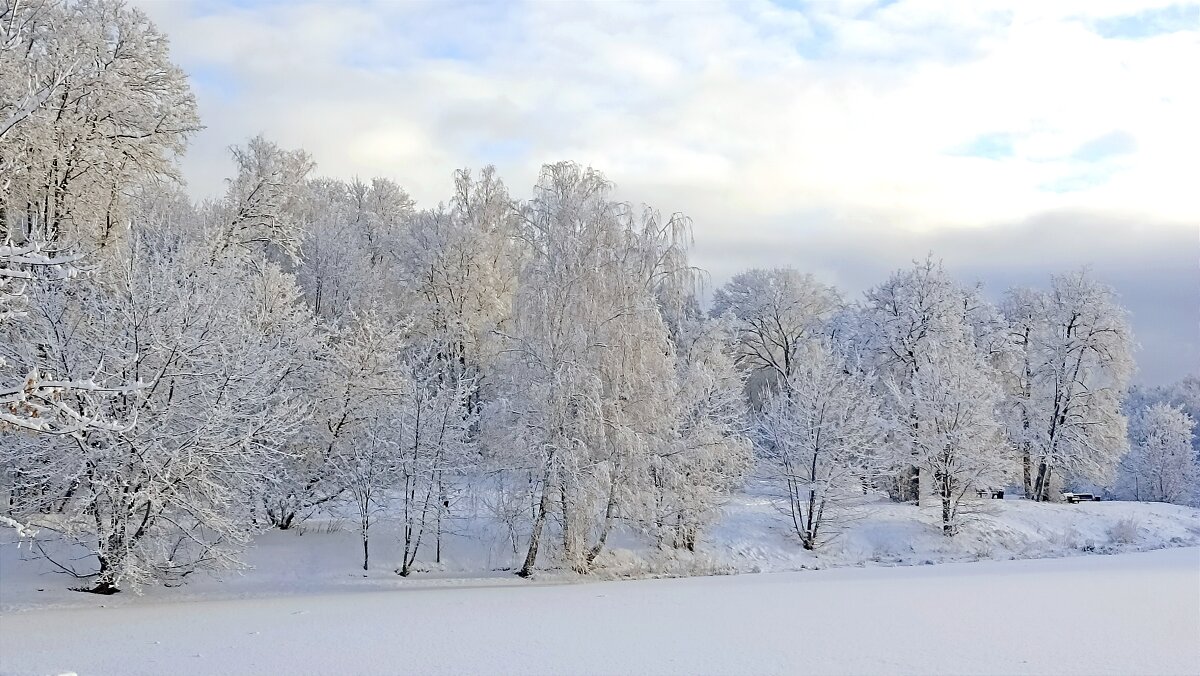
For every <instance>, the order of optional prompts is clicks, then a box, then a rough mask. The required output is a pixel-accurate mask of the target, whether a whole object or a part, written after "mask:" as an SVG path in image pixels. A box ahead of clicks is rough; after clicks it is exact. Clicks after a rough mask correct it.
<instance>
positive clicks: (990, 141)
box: [950, 132, 1013, 160]
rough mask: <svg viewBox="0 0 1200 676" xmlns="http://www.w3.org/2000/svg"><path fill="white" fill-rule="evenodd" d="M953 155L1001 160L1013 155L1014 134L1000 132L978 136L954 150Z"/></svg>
mask: <svg viewBox="0 0 1200 676" xmlns="http://www.w3.org/2000/svg"><path fill="white" fill-rule="evenodd" d="M950 154H951V155H961V156H964V157H982V158H985V159H989V160H1001V159H1004V158H1006V157H1012V156H1013V136H1012V134H1008V133H1004V132H999V133H994V134H984V135H982V136H976V137H975V138H974V139H972V140H971V141H970V142H968V143H967V144H965V145H963V146H962V147H960V148H958V149H956V150H954V151H952V152H951V153H950Z"/></svg>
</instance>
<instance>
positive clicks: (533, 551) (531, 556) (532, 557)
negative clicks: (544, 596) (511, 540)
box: [517, 468, 550, 577]
mask: <svg viewBox="0 0 1200 676" xmlns="http://www.w3.org/2000/svg"><path fill="white" fill-rule="evenodd" d="M549 475H550V470H549V468H547V470H546V480H545V481H543V482H542V498H541V500H539V501H538V506H537V514H536V515H535V516H534V518H533V530H532V531H531V532H530V533H529V551H527V552H526V553H525V563H524V564H522V565H521V570H520V571H518V572H517V575H520V576H521V577H529V576H530V575H533V567H534V565H536V564H537V555H538V545H539V544H541V540H542V528H543V527H544V526H545V525H546V512H548V511H549V510H550V487H549V485H548V483H549V478H550V476H549Z"/></svg>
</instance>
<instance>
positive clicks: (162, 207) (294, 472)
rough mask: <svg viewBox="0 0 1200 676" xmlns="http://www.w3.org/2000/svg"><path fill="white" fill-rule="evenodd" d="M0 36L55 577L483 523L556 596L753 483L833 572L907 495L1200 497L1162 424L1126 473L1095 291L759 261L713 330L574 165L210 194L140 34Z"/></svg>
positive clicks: (160, 577)
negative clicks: (186, 161)
mask: <svg viewBox="0 0 1200 676" xmlns="http://www.w3.org/2000/svg"><path fill="white" fill-rule="evenodd" d="M0 17H2V18H0V30H2V31H3V34H2V35H0V231H2V233H3V238H2V240H3V241H2V243H0V331H2V332H3V334H4V340H3V342H2V343H0V376H2V378H3V380H2V381H0V406H2V409H0V426H2V427H3V433H2V437H0V490H2V491H3V495H4V497H5V504H4V507H3V511H4V513H5V514H6V517H5V518H6V523H7V522H8V521H12V522H15V523H18V524H22V525H30V526H34V527H37V528H41V529H47V530H50V531H54V532H58V533H61V534H63V535H64V536H66V537H68V538H71V539H73V540H75V541H77V542H78V543H81V544H83V545H84V546H86V547H87V548H88V551H90V552H91V553H92V554H93V555H94V561H92V560H91V559H88V560H86V561H83V562H74V561H55V562H54V563H55V565H57V566H58V567H59V568H60V569H62V570H65V571H68V572H71V573H73V574H75V575H78V576H79V577H81V578H85V579H87V580H89V582H87V583H86V586H87V587H88V588H89V589H91V590H94V591H101V592H112V591H115V590H117V589H119V588H126V587H134V588H136V587H137V586H139V585H143V584H149V583H157V582H178V581H179V580H181V579H182V578H184V577H185V576H187V575H189V574H191V573H192V572H193V571H196V570H200V569H205V568H219V567H226V566H232V565H236V562H237V552H238V550H239V549H240V548H241V547H242V546H243V545H244V544H245V543H246V542H247V540H248V538H249V537H251V536H252V534H253V533H254V532H255V531H256V530H259V529H265V528H281V529H287V528H291V527H293V526H295V525H297V524H298V523H300V522H302V521H303V520H304V519H305V518H307V517H309V516H311V515H312V514H314V513H316V512H317V511H318V510H321V509H324V508H327V507H331V506H333V505H338V506H340V507H349V508H350V509H351V510H352V511H353V513H355V514H356V515H357V517H358V526H359V530H360V532H361V536H362V537H361V543H362V565H363V568H364V569H366V568H368V567H369V566H370V563H371V561H370V535H371V532H372V531H371V526H372V524H373V523H375V522H377V521H378V520H379V519H388V520H391V521H393V522H395V523H397V524H398V525H399V526H400V528H399V530H400V532H401V533H402V536H403V543H402V550H403V555H402V560H401V561H400V562H399V564H398V567H397V572H398V573H399V574H401V575H407V574H408V573H409V572H411V570H412V568H413V565H414V563H415V562H416V560H417V557H418V555H419V554H420V553H421V552H425V551H429V550H430V549H431V548H432V549H433V550H434V551H435V552H438V553H440V547H441V542H442V537H443V534H444V533H445V529H446V522H447V519H448V518H449V516H450V513H451V512H452V511H454V510H458V509H460V504H464V503H465V502H466V501H467V498H468V497H471V498H472V501H471V502H472V504H474V505H483V506H482V507H478V508H479V509H486V510H488V511H489V512H490V514H491V516H493V517H494V518H495V519H496V522H497V523H503V524H505V527H506V528H507V530H508V537H510V539H511V541H512V545H513V549H514V552H516V553H517V555H518V560H519V562H520V563H519V572H520V574H522V575H529V574H531V573H532V572H533V571H534V570H536V569H537V568H538V567H542V566H546V565H556V566H557V565H560V566H569V567H571V568H573V569H575V570H577V571H581V572H586V571H588V570H589V569H591V568H592V567H593V566H594V565H595V564H596V561H597V559H598V557H600V556H601V554H602V553H603V552H604V551H605V547H606V544H607V543H608V540H609V537H610V535H611V534H612V533H614V532H615V531H617V530H620V531H622V532H624V533H627V534H629V535H631V536H633V537H640V538H643V539H644V540H645V541H646V542H647V543H648V544H649V545H652V546H657V547H661V548H665V549H679V550H692V549H694V548H695V547H696V546H697V544H698V543H699V542H700V541H701V540H702V538H703V537H704V533H705V529H706V528H707V527H708V526H710V525H711V524H712V522H713V520H714V519H715V517H716V516H717V515H718V514H719V512H720V508H721V505H722V501H723V499H724V498H725V496H728V495H729V494H730V493H731V492H732V491H735V490H738V489H739V488H740V487H742V486H743V485H744V483H745V481H746V480H747V479H748V478H750V477H751V476H757V477H758V478H760V479H762V480H764V481H766V482H768V483H769V484H770V485H772V486H774V487H775V493H776V495H777V496H778V499H779V504H780V507H781V508H782V509H783V510H785V511H786V512H787V513H788V514H789V515H790V518H791V522H792V523H793V524H794V526H795V530H796V534H797V536H798V538H799V541H800V543H801V544H802V545H803V546H804V547H806V548H810V549H811V548H815V547H818V546H820V545H821V544H822V543H824V542H827V541H828V539H829V538H831V537H833V536H834V535H836V533H837V532H838V528H839V525H842V524H844V523H845V522H846V520H847V519H850V518H853V517H854V514H855V509H856V504H857V503H858V502H859V501H861V499H862V497H863V496H864V495H867V494H870V493H874V492H880V491H882V492H886V493H888V494H890V495H891V496H893V497H894V498H895V499H896V500H900V501H908V500H913V501H917V502H918V503H919V504H928V505H931V506H933V507H934V508H935V509H936V510H937V514H938V518H939V519H940V523H941V527H942V529H943V531H944V532H945V533H946V534H947V535H953V534H954V533H955V532H956V531H957V530H958V529H959V528H961V527H962V524H963V520H964V517H965V515H966V514H967V513H968V512H969V508H970V505H971V504H972V503H973V502H974V501H975V500H976V492H977V491H979V490H987V489H989V488H993V487H996V488H998V487H1003V486H1005V485H1011V484H1015V485H1020V486H1023V488H1024V490H1025V494H1026V495H1028V496H1030V497H1031V498H1033V499H1035V500H1050V499H1054V498H1055V497H1056V496H1057V492H1058V489H1059V488H1061V487H1062V486H1063V485H1065V484H1064V482H1067V483H1069V482H1089V483H1092V484H1100V485H1108V484H1109V483H1111V482H1112V481H1113V480H1114V477H1115V473H1116V470H1117V468H1118V466H1120V467H1122V468H1124V469H1125V471H1124V472H1123V473H1122V476H1123V477H1135V478H1136V481H1135V484H1136V485H1135V487H1134V488H1133V490H1134V497H1136V498H1138V499H1154V500H1172V501H1189V500H1194V499H1195V483H1196V476H1197V472H1196V470H1195V461H1196V460H1195V455H1194V453H1190V454H1188V453H1183V454H1179V453H1177V451H1178V449H1180V448H1183V446H1188V448H1189V449H1190V448H1191V447H1190V445H1189V444H1190V443H1191V437H1190V436H1189V435H1190V434H1191V427H1192V425H1193V421H1192V419H1191V418H1187V417H1186V416H1184V415H1183V414H1182V413H1181V412H1179V411H1178V410H1176V409H1172V408H1170V407H1168V406H1166V405H1155V406H1153V407H1151V408H1149V409H1148V410H1146V411H1145V412H1139V413H1138V414H1137V415H1136V416H1135V420H1136V421H1137V424H1136V425H1135V428H1134V430H1135V431H1134V434H1133V440H1134V445H1133V451H1132V452H1130V453H1129V455H1128V457H1125V455H1126V452H1127V451H1128V449H1129V443H1128V442H1127V440H1126V435H1127V430H1126V426H1127V423H1126V416H1125V415H1124V413H1123V412H1122V408H1121V405H1122V401H1123V397H1124V396H1125V393H1126V390H1127V388H1128V385H1129V382H1130V378H1131V375H1132V373H1133V369H1134V365H1133V361H1132V357H1131V352H1132V348H1133V339H1132V336H1131V334H1130V330H1129V326H1128V322H1127V318H1126V312H1125V311H1124V310H1123V309H1122V308H1121V306H1120V305H1119V303H1118V301H1117V298H1116V296H1115V294H1114V292H1113V291H1112V289H1110V288H1109V287H1107V286H1105V285H1104V284H1102V283H1100V282H1099V281H1097V280H1095V279H1094V278H1092V277H1091V276H1090V275H1089V274H1088V273H1087V272H1086V271H1078V272H1070V273H1066V274H1063V275H1059V276H1056V277H1054V278H1053V279H1051V280H1050V281H1049V284H1048V286H1047V288H1046V289H1043V290H1034V289H1013V290H1010V291H1008V292H1007V293H1006V294H1004V296H1003V300H1002V302H1000V303H999V304H993V303H991V302H989V301H988V300H987V299H986V298H985V296H984V295H983V293H982V290H981V289H979V288H977V287H973V286H968V285H964V284H962V283H960V282H958V281H956V280H954V279H952V278H951V277H950V276H949V275H948V274H947V273H946V271H945V270H944V269H943V267H942V266H941V264H940V263H938V262H937V261H936V260H934V259H933V258H932V257H930V258H929V259H928V260H925V261H919V262H917V263H915V264H914V265H913V266H912V267H909V268H906V269H903V270H899V271H897V272H895V273H894V274H893V275H892V276H891V277H890V278H888V279H887V280H886V281H884V282H883V283H881V284H880V285H878V286H876V287H874V288H872V289H870V290H869V291H868V292H867V293H866V294H865V295H864V297H863V298H862V299H860V300H858V301H856V302H850V301H848V300H846V299H845V298H844V297H843V296H842V294H841V293H839V292H838V291H837V290H836V289H834V288H831V287H829V286H827V285H825V284H822V283H820V282H819V281H817V280H815V279H813V278H812V277H811V276H808V275H804V274H801V273H798V272H796V271H794V270H787V269H783V270H750V271H747V272H744V273H741V274H739V275H737V276H735V277H734V278H733V279H732V280H730V281H729V282H728V283H727V284H725V285H723V286H721V287H720V288H719V289H717V290H716V291H715V293H714V294H713V302H712V304H711V308H709V310H708V311H704V310H703V308H702V306H701V302H700V300H699V299H700V295H701V289H700V282H701V279H702V275H701V274H700V272H699V271H698V270H697V269H696V268H694V267H693V266H692V265H691V263H690V262H689V252H688V248H689V244H690V237H691V232H690V230H691V228H690V225H691V224H690V221H689V220H688V219H687V218H685V217H682V216H680V215H673V216H670V217H664V216H663V215H662V214H660V213H658V212H656V211H654V210H653V209H651V208H649V207H634V206H632V205H629V204H626V203H623V202H621V201H619V200H617V199H616V198H614V196H613V186H612V185H611V184H610V183H609V182H608V181H607V180H606V179H605V178H604V177H603V176H602V175H601V174H599V173H598V172H596V171H594V170H592V169H589V168H583V167H580V166H578V165H575V164H572V163H568V162H564V163H559V164H552V165H547V166H545V167H543V168H542V171H541V174H540V176H539V179H538V181H537V183H536V185H534V186H533V190H532V193H531V196H530V197H529V198H528V199H518V198H514V197H513V196H511V195H510V194H509V191H508V189H507V187H506V186H505V185H504V183H503V182H502V181H501V180H500V178H499V177H498V176H496V174H495V172H494V171H493V170H492V169H491V168H485V169H484V170H482V171H480V172H478V173H472V172H469V171H466V170H464V171H460V172H457V173H456V174H455V175H454V176H453V177H452V190H451V193H450V196H449V197H448V199H447V201H446V202H444V203H441V204H438V205H437V206H435V207H432V208H419V207H418V205H416V204H415V203H414V201H413V200H412V199H411V198H410V197H409V196H408V195H407V193H405V191H404V190H403V188H401V187H400V186H398V185H396V184H395V183H393V182H391V181H389V180H387V179H382V178H378V179H374V180H372V181H370V182H362V181H357V180H356V181H352V182H344V181H339V180H333V179H327V178H317V177H314V176H313V171H314V163H313V162H312V160H311V159H310V158H309V157H308V155H307V154H306V153H304V152H303V151H301V150H287V149H283V148H280V147H278V146H277V145H275V144H273V143H271V142H269V141H267V140H265V139H262V138H254V139H251V140H249V141H248V142H247V143H246V144H245V145H244V146H241V147H237V148H233V149H232V159H233V166H234V172H233V175H232V176H231V178H230V179H229V181H228V187H227V190H226V192H225V194H224V195H223V196H221V197H220V198H219V199H213V200H209V201H206V202H202V203H194V202H192V201H191V200H189V199H188V198H187V197H186V196H185V194H184V193H183V191H182V188H181V186H180V185H179V182H178V175H177V166H176V162H177V159H178V157H179V155H180V153H182V152H183V150H184V148H185V145H186V142H187V140H188V138H189V135H190V134H191V133H192V132H194V131H196V130H197V129H198V128H199V121H198V119H197V114H196V109H195V102H194V100H193V98H192V95H191V92H190V90H189V86H188V83H187V79H186V77H185V75H184V74H183V73H182V72H181V71H180V70H179V69H178V68H177V67H175V66H174V65H172V64H171V63H170V61H169V59H168V56H167V51H166V41H165V38H164V37H163V36H162V35H161V34H159V33H158V32H157V31H156V30H155V29H154V27H153V26H152V25H151V24H150V23H149V22H148V21H147V20H146V18H145V17H144V16H143V15H141V14H140V13H139V12H137V11H136V10H134V9H130V8H128V7H125V6H123V5H121V4H120V3H116V2H111V1H108V0H95V1H80V2H45V3H23V2H17V1H16V0H0ZM1123 457H1125V462H1124V464H1121V461H1122V458H1123ZM1122 485H1124V484H1122ZM1189 487H1190V488H1189ZM479 496H482V498H481V499H474V498H477V497H479ZM463 509H466V507H463Z"/></svg>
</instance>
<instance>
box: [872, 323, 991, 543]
mask: <svg viewBox="0 0 1200 676" xmlns="http://www.w3.org/2000/svg"><path fill="white" fill-rule="evenodd" d="M989 371H990V367H989V366H988V364H987V363H986V361H985V360H984V359H983V358H982V356H981V355H980V353H979V352H977V351H975V350H974V349H973V347H972V346H970V345H965V344H957V345H956V344H953V343H951V344H949V345H946V346H943V347H939V348H938V349H937V350H935V351H934V352H933V354H932V355H930V358H929V360H928V361H927V362H926V363H925V364H924V365H923V366H922V368H921V369H920V370H919V371H917V373H916V374H915V375H914V376H913V378H912V379H911V380H910V381H909V383H908V384H907V386H906V387H903V388H902V387H901V386H899V385H895V384H893V387H895V388H896V398H897V400H898V401H900V402H902V403H903V404H905V407H904V408H903V409H901V410H902V411H905V412H907V411H911V412H912V415H913V417H915V419H916V420H917V421H918V424H916V425H913V426H909V425H905V424H903V421H901V424H899V425H897V429H898V430H901V433H902V434H906V435H911V436H910V438H909V440H908V441H909V443H910V444H911V446H912V448H913V450H914V452H915V454H916V458H917V460H918V467H920V468H921V471H922V472H923V473H925V474H927V475H928V476H929V477H930V479H931V481H932V489H933V493H934V495H935V496H936V497H937V500H938V501H939V502H940V504H941V521H942V532H943V533H945V534H946V535H954V534H955V533H957V532H958V530H959V528H960V527H961V525H962V521H963V506H964V504H966V503H967V502H969V500H970V498H971V497H972V494H973V493H974V492H975V491H976V490H979V489H988V488H990V487H991V486H995V485H997V484H1002V483H1003V481H1004V480H1005V478H1006V475H1007V474H1008V472H1009V471H1010V465H1011V454H1010V453H1009V452H1008V449H1007V447H1006V443H1007V441H1006V440H1005V438H1004V436H1003V435H1002V434H1001V423H1000V420H999V418H998V413H999V405H1000V401H1001V397H1002V392H1001V389H1000V386H999V384H998V383H997V380H996V378H995V377H994V376H993V375H992V374H991V373H990V372H989Z"/></svg>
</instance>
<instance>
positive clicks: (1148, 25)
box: [1092, 4, 1200, 40]
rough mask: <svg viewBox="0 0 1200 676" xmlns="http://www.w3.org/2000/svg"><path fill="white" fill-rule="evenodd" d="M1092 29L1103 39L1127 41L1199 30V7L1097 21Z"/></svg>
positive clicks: (1162, 10)
mask: <svg viewBox="0 0 1200 676" xmlns="http://www.w3.org/2000/svg"><path fill="white" fill-rule="evenodd" d="M1092 28H1093V30H1095V31H1096V32H1097V33H1099V34H1100V35H1102V36H1103V37H1106V38H1116V39H1126V40H1138V39H1141V38H1150V37H1154V36H1156V35H1163V34H1165V33H1175V32H1178V31H1195V30H1200V4H1180V5H1171V6H1169V7H1160V8H1157V9H1148V10H1146V11H1144V12H1138V13H1136V14H1126V15H1123V16H1114V17H1109V18H1106V19H1099V20H1097V21H1096V22H1095V23H1093V25H1092Z"/></svg>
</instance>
